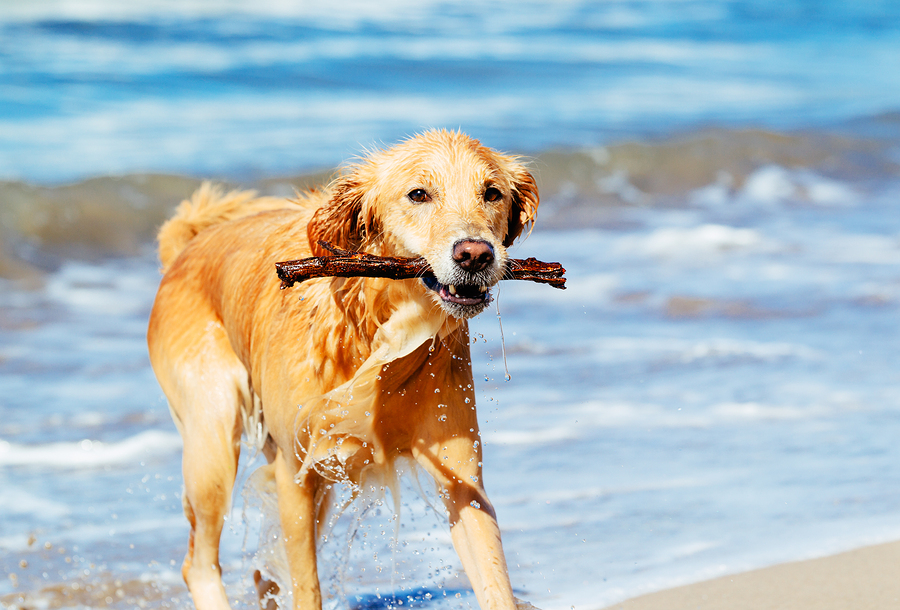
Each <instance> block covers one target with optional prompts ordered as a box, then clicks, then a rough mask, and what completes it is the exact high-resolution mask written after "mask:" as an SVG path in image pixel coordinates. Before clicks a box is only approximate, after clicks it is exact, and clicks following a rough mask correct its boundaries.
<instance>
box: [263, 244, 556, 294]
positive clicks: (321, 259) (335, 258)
mask: <svg viewBox="0 0 900 610" xmlns="http://www.w3.org/2000/svg"><path fill="white" fill-rule="evenodd" d="M319 245H320V246H322V247H323V248H325V249H326V250H328V251H329V252H331V253H332V256H313V257H310V258H304V259H300V260H295V261H284V262H282V263H275V270H276V272H277V273H278V277H279V279H280V280H281V289H282V290H284V289H285V288H290V287H291V286H293V285H294V284H297V283H300V282H303V281H305V280H309V279H312V278H316V277H386V278H389V279H392V280H408V279H412V278H422V277H426V276H431V277H434V272H433V271H432V270H431V267H429V266H428V263H427V262H426V261H425V259H424V258H422V257H421V256H420V257H416V258H406V257H399V256H375V255H374V254H366V253H365V252H350V251H347V250H341V249H340V248H335V247H334V246H332V245H331V244H329V243H328V242H324V241H320V242H319ZM565 273H566V270H565V269H564V268H563V266H562V265H560V264H559V263H545V262H543V261H539V260H537V259H536V258H526V259H524V260H522V259H510V260H509V261H508V262H507V265H506V271H505V273H504V274H503V279H505V280H528V281H530V282H538V283H540V284H550V285H551V286H553V287H554V288H560V289H563V290H565V288H566V278H565Z"/></svg>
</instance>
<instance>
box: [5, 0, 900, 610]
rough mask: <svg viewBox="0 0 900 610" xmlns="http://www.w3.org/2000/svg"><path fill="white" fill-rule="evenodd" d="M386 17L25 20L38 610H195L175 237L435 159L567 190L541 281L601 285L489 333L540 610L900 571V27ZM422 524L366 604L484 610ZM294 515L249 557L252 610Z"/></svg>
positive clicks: (14, 155)
mask: <svg viewBox="0 0 900 610" xmlns="http://www.w3.org/2000/svg"><path fill="white" fill-rule="evenodd" d="M330 6H331V5H329V7H330ZM372 6H374V5H371V6H370V3H347V4H346V5H344V9H345V10H342V11H337V12H335V11H334V10H333V9H332V8H329V9H328V10H327V11H325V10H324V9H321V10H319V9H317V8H316V7H315V6H310V5H308V4H305V5H304V6H303V7H302V8H297V7H294V6H287V5H276V7H275V8H272V9H265V8H261V7H255V6H251V5H249V4H248V3H245V2H241V1H237V0H235V1H233V2H228V3H222V4H220V5H218V7H217V8H215V9H211V8H209V7H208V6H206V5H205V4H203V3H193V2H181V3H178V5H177V6H175V5H170V4H169V3H167V2H157V3H152V4H139V3H138V4H135V3H131V4H128V5H127V6H126V5H122V4H121V3H110V2H107V1H106V0H96V1H94V2H79V3H71V2H65V1H50V0H43V1H37V2H31V3H27V4H24V3H18V4H16V3H8V4H6V5H4V6H3V7H2V8H0V56H2V57H3V61H2V62H0V93H2V95H0V178H3V179H6V180H7V182H3V183H0V416H2V417H0V484H2V489H3V490H4V492H3V494H2V495H0V604H2V605H8V606H13V605H15V606H22V607H29V608H30V607H51V608H54V607H107V606H109V607H116V608H133V607H135V606H138V607H148V608H167V607H175V608H182V607H189V606H190V602H189V598H188V596H187V593H186V591H185V589H184V586H183V584H182V582H181V577H180V574H179V570H180V568H179V566H180V562H181V559H182V557H183V554H184V550H185V545H186V541H187V523H186V521H185V519H184V518H183V516H182V515H181V501H180V493H181V481H180V439H179V437H178V435H177V433H176V431H175V429H174V426H173V425H172V423H171V420H170V418H169V414H168V411H167V407H166V404H165V400H164V398H163V396H162V393H161V391H160V390H159V387H158V386H157V384H156V381H155V379H154V378H153V374H152V371H151V370H150V368H149V363H148V361H147V355H146V346H145V340H144V334H145V331H146V319H147V315H148V313H149V309H150V306H151V303H152V300H153V294H154V291H155V289H156V285H157V283H158V275H157V263H156V261H155V259H154V255H153V253H152V247H151V245H150V243H151V241H152V236H153V232H154V230H155V228H156V227H157V226H158V224H159V223H160V222H161V220H162V219H163V218H165V216H166V215H167V214H169V213H170V212H171V210H172V208H173V206H174V205H175V204H177V202H178V201H180V200H181V199H182V198H184V197H186V196H188V195H189V194H190V192H191V191H192V190H193V188H195V187H196V185H197V184H198V181H199V178H201V177H207V176H210V175H213V176H219V177H224V178H227V179H229V180H231V181H235V182H238V181H240V182H242V183H249V184H250V185H252V186H254V187H256V188H259V189H260V190H262V191H264V192H267V193H275V194H281V195H289V194H290V193H291V192H292V185H299V184H304V183H307V182H308V181H310V180H312V181H321V180H323V179H325V178H327V173H326V174H325V175H318V176H314V177H310V176H307V175H306V172H307V170H309V169H315V168H331V167H333V166H334V165H336V164H337V163H339V162H341V161H343V160H345V159H347V158H349V157H351V156H352V155H354V154H356V153H358V152H359V150H360V147H361V146H365V145H370V144H371V143H373V142H380V141H385V142H391V141H394V140H396V139H397V138H399V137H403V136H404V135H407V134H409V133H413V132H415V131H418V130H420V129H423V128H425V127H430V126H440V127H451V128H455V127H462V128H463V129H464V130H465V131H468V132H470V133H472V134H473V135H475V136H477V137H479V138H481V139H482V140H483V141H484V142H485V143H486V144H488V145H490V146H494V147H498V148H502V149H510V150H515V151H521V152H525V153H529V154H532V155H533V159H532V164H531V165H532V167H533V169H534V171H535V174H536V176H537V178H538V181H539V184H540V186H541V192H542V195H543V200H542V204H541V211H540V216H539V221H538V225H537V228H536V230H535V232H534V234H533V235H532V236H531V237H530V238H529V239H528V240H527V241H525V242H524V243H523V244H522V245H520V246H517V250H515V251H514V255H516V256H521V257H526V256H536V257H539V258H541V259H544V260H559V261H561V262H562V263H563V264H564V265H565V266H566V267H567V269H568V277H569V288H568V290H566V291H556V290H554V289H552V288H550V287H547V286H539V285H530V284H522V283H504V284H503V285H502V286H501V288H500V290H499V293H498V295H497V296H498V301H499V310H500V313H501V316H502V322H503V333H504V341H503V342H502V343H503V344H504V345H505V350H504V349H502V348H501V338H500V331H499V325H498V321H497V316H496V312H494V311H493V309H492V310H490V311H488V312H486V313H484V314H483V315H482V316H481V317H480V318H478V319H477V320H476V321H475V322H474V323H473V326H472V328H473V337H475V338H476V339H477V340H476V342H475V343H474V344H473V356H474V365H475V372H476V380H477V381H478V400H479V416H480V420H481V425H482V432H483V440H484V451H485V480H486V486H487V489H488V492H489V494H490V495H491V498H492V500H493V502H494V504H495V507H496V510H497V513H498V517H499V521H500V524H501V527H502V528H503V537H504V544H505V547H506V551H507V555H508V559H509V563H510V568H511V574H512V580H513V585H514V587H515V589H516V591H517V594H518V595H519V596H520V597H522V598H525V599H528V600H530V601H532V602H533V603H534V604H535V605H537V606H539V607H541V608H544V609H545V610H548V609H556V608H558V609H568V608H571V607H572V606H575V607H576V608H587V609H590V608H598V607H601V606H603V605H605V604H608V603H612V602H614V601H616V600H620V599H623V598H625V597H628V596H631V595H635V594H639V593H642V592H646V591H650V590H655V589H659V588H662V587H667V586H671V585H676V584H681V583H686V582H691V581H696V580H700V579H703V578H707V577H711V576H716V575H720V574H724V573H729V572H734V571H739V570H744V569H748V568H753V567H758V566H764V565H770V564H772V563H776V562H780V561H787V560H793V559H802V558H805V557H811V556H817V555H822V554H827V553H831V552H835V551H839V550H843V549H848V548H852V547H855V546H859V545H862V544H867V543H876V542H881V541H885V540H891V539H897V538H898V537H900V459H898V458H900V456H898V452H900V450H898V449H897V445H896V443H895V442H893V440H894V439H895V438H896V437H897V434H898V432H900V370H898V368H897V366H896V364H895V362H896V354H897V350H898V347H900V331H898V324H897V320H898V313H900V209H898V201H900V153H898V151H900V145H898V143H900V121H898V119H897V114H896V112H895V111H896V110H897V109H898V108H900V66H898V64H897V62H898V59H897V57H898V56H897V54H896V49H897V48H898V42H900V26H898V24H900V19H898V17H900V15H898V14H897V7H896V6H895V5H894V3H889V2H885V3H878V2H868V3H839V2H829V3H819V4H817V5H816V6H815V7H810V6H809V5H807V4H806V3H803V2H791V1H787V2H785V1H779V2H740V1H738V2H725V1H720V0H696V1H684V2H674V3H673V2H664V1H662V0H648V1H646V2H604V3H588V2H578V1H575V2H567V3H553V4H547V3H522V2H516V3H505V2H494V3H482V4H479V5H478V7H475V6H474V5H473V6H472V7H453V6H451V5H445V4H442V3H433V2H416V3H405V2H400V1H397V2H391V3H388V4H384V3H380V4H379V5H378V7H377V10H374V9H372ZM550 6H553V7H554V8H549V7H550ZM892 111H894V112H893V113H892ZM328 171H330V170H328ZM151 172H172V173H171V174H154V173H151ZM293 175H297V177H295V178H283V177H281V176H293ZM90 176H97V178H96V179H93V180H84V179H85V178H87V177H90ZM69 181H72V183H68V182H69ZM504 354H505V355H504ZM507 368H508V370H509V373H510V375H511V379H510V380H509V381H505V379H504V377H505V374H506V369H507ZM252 472H253V465H252V464H251V460H249V459H245V460H244V462H243V463H242V470H241V474H240V479H241V482H242V488H246V487H247V486H246V485H243V482H244V481H246V480H247V479H248V478H250V476H251V473H252ZM251 487H252V485H251ZM423 487H425V488H426V489H425V490H424V491H423V492H422V493H424V495H425V496H426V497H427V496H428V493H427V492H428V490H427V485H424V486H423ZM419 494H420V490H417V489H416V488H415V486H408V487H406V488H405V489H404V491H403V493H402V495H401V515H402V518H401V520H400V521H399V523H398V522H397V521H396V520H395V519H394V518H393V508H392V507H393V499H392V498H391V497H390V495H388V496H387V498H385V501H384V503H383V504H381V505H378V504H376V505H373V506H372V507H371V508H370V509H369V510H368V511H367V512H365V514H364V515H363V514H362V511H363V508H364V507H362V506H356V507H353V508H351V509H349V510H348V511H347V512H346V513H345V514H344V517H343V518H342V519H343V520H341V521H339V522H338V523H337V524H336V525H335V529H334V530H333V532H332V534H331V535H330V538H329V540H328V541H327V542H326V543H325V545H324V546H323V552H322V565H321V566H320V573H321V574H323V582H324V586H325V589H326V590H327V592H328V596H329V604H330V605H331V607H334V608H346V607H352V608H359V609H363V608H366V609H368V608H372V609H376V608H387V607H390V606H391V605H392V604H393V605H398V606H399V602H391V601H389V600H391V599H392V596H394V595H396V596H397V597H398V598H399V599H401V600H403V601H404V605H409V606H411V607H416V606H417V605H418V606H420V607H427V608H467V607H475V602H474V598H473V597H472V596H471V594H470V593H468V589H467V585H466V583H465V580H464V579H463V578H461V577H460V573H459V565H458V561H457V559H456V558H455V555H454V553H453V552H452V549H451V546H450V540H449V534H448V532H447V530H446V526H445V525H443V523H442V520H441V519H440V518H439V517H438V516H436V515H435V514H434V511H433V510H432V509H430V508H429V507H428V505H427V504H426V502H425V501H424V500H422V499H421V498H420V495H419ZM256 502H258V500H257V499H256V498H255V497H254V496H252V495H251V496H249V497H248V499H247V501H246V503H245V501H244V498H243V497H242V496H240V495H236V497H235V508H234V510H233V512H232V514H231V515H230V517H229V523H228V528H227V531H226V534H225V536H224V540H223V549H224V551H223V553H224V554H223V566H224V567H225V571H226V579H227V584H228V589H229V593H230V594H231V595H232V597H233V599H234V600H235V601H236V603H237V605H238V606H239V607H254V604H255V602H254V597H253V595H251V593H250V592H251V590H252V586H251V583H250V581H249V577H250V576H249V575H250V569H251V568H250V564H251V562H252V558H253V555H254V553H255V552H256V549H257V542H258V540H259V538H260V536H261V535H265V534H266V530H265V529H262V530H261V525H260V523H259V519H258V512H257V510H256V508H255V506H256ZM245 505H246V506H247V510H245ZM361 516H364V517H365V518H364V519H362V520H361V521H360V520H358V517H361ZM350 536H352V537H353V540H354V544H353V546H352V547H348V545H347V540H348V537H350ZM348 549H349V550H348ZM429 596H430V597H429Z"/></svg>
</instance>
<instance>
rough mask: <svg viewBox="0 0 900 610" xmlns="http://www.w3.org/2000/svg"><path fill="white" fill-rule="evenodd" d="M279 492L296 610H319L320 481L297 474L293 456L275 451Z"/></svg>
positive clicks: (308, 474) (311, 473)
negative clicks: (318, 532)
mask: <svg viewBox="0 0 900 610" xmlns="http://www.w3.org/2000/svg"><path fill="white" fill-rule="evenodd" d="M273 466H274V467H275V484H276V486H277V489H278V513H279V515H280V517H281V529H282V531H283V533H284V540H285V547H286V550H287V557H288V568H289V570H290V574H291V591H292V593H293V597H294V608H295V609H297V610H301V609H302V610H320V609H321V607H322V594H321V591H320V589H319V574H318V568H317V567H316V531H317V526H316V513H317V511H316V490H317V487H318V485H319V484H320V482H321V480H320V477H319V475H318V474H316V473H315V471H314V470H313V469H312V468H310V469H309V470H307V471H305V472H303V473H302V474H299V476H298V473H300V469H301V464H300V462H299V460H298V459H296V456H294V455H286V454H285V453H283V452H282V451H281V449H279V450H278V453H277V454H276V456H275V461H274V462H273Z"/></svg>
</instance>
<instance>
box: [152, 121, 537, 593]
mask: <svg viewBox="0 0 900 610" xmlns="http://www.w3.org/2000/svg"><path fill="white" fill-rule="evenodd" d="M537 207H538V192H537V188H536V186H535V182H534V179H533V177H532V175H531V174H530V173H529V172H528V171H527V170H526V168H525V167H524V166H523V165H522V164H521V162H520V161H519V160H518V159H516V158H514V157H509V156H506V155H502V154H499V153H497V152H495V151H493V150H491V149H488V148H486V147H484V146H482V145H481V144H480V143H479V142H477V141H476V140H473V139H471V138H469V137H467V136H465V135H463V134H460V133H454V132H446V131H431V132H427V133H424V134H422V135H419V136H417V137H414V138H411V139H409V140H407V141H405V142H402V143H400V144H399V145H397V146H395V147H394V148H391V149H389V150H386V151H378V152H374V153H372V154H370V155H369V156H367V157H366V158H364V159H362V160H361V161H360V162H358V163H357V164H355V165H352V166H350V167H348V168H346V170H345V171H343V172H342V174H341V175H340V176H339V177H338V178H336V179H335V180H334V181H333V182H332V183H331V184H330V185H328V186H327V187H326V188H324V189H322V190H317V191H316V190H314V191H310V192H308V193H305V194H302V195H298V197H297V198H296V199H295V200H286V199H278V198H270V197H262V198H257V197H255V196H254V195H253V193H248V192H232V193H224V192H222V191H220V190H218V189H216V188H214V187H212V186H210V185H204V186H203V187H201V188H200V189H199V190H198V191H197V193H195V194H194V196H193V198H192V200H190V201H186V202H184V203H182V204H181V206H180V207H179V209H178V210H177V212H176V215H175V216H174V217H173V218H172V219H170V220H169V221H168V222H167V223H166V224H165V225H164V226H163V227H162V228H161V230H160V232H159V252H160V260H161V262H162V266H163V271H164V277H163V279H162V282H161V284H160V287H159V292H158V294H157V297H156V301H155V303H154V306H153V311H152V314H151V317H150V325H149V330H148V344H149V349H150V359H151V362H152V364H153V369H154V371H155V373H156V376H157V378H158V380H159V383H160V385H161V386H162V389H163V391H164V392H165V394H166V397H167V398H168V400H169V406H170V409H171V412H172V416H173V418H174V420H175V422H176V425H177V427H178V429H179V431H180V432H181V436H182V439H183V441H184V455H183V474H184V498H183V504H184V512H185V515H186V516H187V519H188V521H189V522H190V525H191V533H190V540H189V544H188V552H187V556H186V557H185V560H184V564H183V567H182V574H183V576H184V579H185V582H186V583H187V585H188V588H189V589H190V592H191V595H192V596H193V599H194V602H195V604H196V606H197V608H199V609H201V610H206V609H212V608H227V607H228V600H227V598H226V595H225V589H224V587H223V585H222V580H221V574H220V568H219V537H220V535H221V532H222V527H223V518H224V517H225V514H226V511H227V510H228V509H229V504H230V500H231V494H232V489H233V486H234V479H235V475H236V471H237V464H238V456H239V453H240V447H241V435H242V434H243V433H246V434H247V435H248V436H249V437H250V438H251V439H255V441H256V442H257V443H258V444H259V446H260V447H261V448H262V450H263V452H264V453H265V455H266V457H267V459H268V461H269V464H268V466H265V467H264V468H267V469H269V471H270V472H271V476H272V477H273V479H274V487H275V488H276V490H277V499H278V512H279V517H280V521H281V528H282V531H283V534H284V541H285V548H286V552H287V562H288V567H289V571H290V578H291V581H290V583H282V585H283V586H287V587H289V588H290V591H291V594H292V598H293V604H294V607H295V608H304V609H305V610H311V609H318V608H320V607H321V593H320V590H319V581H318V575H317V571H316V541H317V529H318V528H319V527H320V525H321V523H322V520H323V518H324V514H325V513H324V510H325V507H327V501H323V496H324V495H327V493H326V491H325V489H326V487H330V485H327V484H328V483H329V482H333V481H343V482H348V483H349V484H350V485H359V484H360V483H361V482H362V481H363V480H364V479H365V478H366V477H367V476H369V475H378V474H384V473H389V472H392V471H393V465H394V461H395V460H396V459H397V458H398V457H401V456H403V457H408V458H411V459H413V460H415V462H416V463H417V464H418V465H419V466H421V468H423V469H424V470H426V471H427V472H428V473H430V474H431V475H432V476H433V477H434V479H435V481H436V483H437V485H438V486H439V488H440V490H441V497H442V498H443V499H444V502H445V505H446V509H447V511H448V513H449V518H450V531H451V536H452V540H453V544H454V547H455V548H456V551H457V553H458V554H459V557H460V559H461V561H462V565H463V567H464V569H465V571H466V574H467V576H468V578H469V581H470V582H471V584H472V587H473V589H474V591H475V595H476V597H477V599H478V602H479V604H480V605H481V607H482V608H483V609H484V610H489V609H490V610H513V609H514V608H516V601H515V599H514V597H513V593H512V588H511V585H510V581H509V576H508V574H507V568H506V561H505V559H504V555H503V549H502V547H501V543H500V530H499V528H498V526H497V521H496V518H495V515H494V510H493V508H492V507H491V503H490V501H489V500H488V498H487V495H486V494H485V491H484V486H483V483H482V476H481V445H480V442H479V432H478V422H477V419H476V413H475V394H474V387H473V380H472V368H471V358H470V354H469V339H468V324H467V319H468V318H470V317H472V316H474V315H477V314H478V313H480V312H481V311H483V310H484V309H485V307H487V304H488V303H489V301H490V289H491V287H493V286H494V285H495V284H496V283H497V282H498V281H499V280H500V279H501V278H502V277H503V274H504V268H505V263H506V261H507V252H506V249H507V247H509V246H510V245H511V244H512V243H513V241H514V240H515V239H516V238H517V237H519V235H520V234H521V233H522V232H523V231H524V230H526V229H528V228H529V227H530V226H531V223H532V221H533V219H534V216H535V213H536V211H537ZM319 240H325V241H327V242H330V243H331V244H333V245H335V246H337V247H339V248H343V249H345V250H355V251H364V252H368V253H372V254H377V255H381V256H410V257H412V256H423V257H424V258H425V259H426V260H427V262H428V263H429V265H430V266H431V268H432V270H433V271H434V278H429V279H427V280H419V279H409V280H399V281H398V280H388V279H380V278H321V279H316V280H310V281H308V282H304V283H303V284H301V285H299V286H297V287H294V288H292V289H289V290H284V291H282V290H279V282H278V278H277V277H276V275H275V271H274V263H275V262H276V261H282V260H287V259H295V258H301V257H304V256H310V255H325V254H327V252H324V251H323V250H322V248H321V246H320V245H319V244H318V242H319ZM258 585H259V587H260V591H261V595H262V592H263V591H265V590H267V589H269V590H270V589H271V587H272V586H273V585H272V584H271V583H267V582H266V581H265V580H261V579H259V578H258Z"/></svg>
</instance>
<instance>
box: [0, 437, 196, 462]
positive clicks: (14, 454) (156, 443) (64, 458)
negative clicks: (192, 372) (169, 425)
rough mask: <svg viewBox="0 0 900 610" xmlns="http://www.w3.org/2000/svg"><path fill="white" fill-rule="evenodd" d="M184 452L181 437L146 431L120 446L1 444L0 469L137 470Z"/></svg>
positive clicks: (96, 443) (85, 442)
mask: <svg viewBox="0 0 900 610" xmlns="http://www.w3.org/2000/svg"><path fill="white" fill-rule="evenodd" d="M180 450H181V437H179V436H178V435H177V434H175V433H171V432H162V431H160V430H146V431H144V432H141V433H139V434H136V435H135V436H132V437H130V438H127V439H124V440H122V441H118V442H112V443H105V442H101V441H96V440H90V439H84V440H82V441H78V442H74V443H47V444H41V445H22V444H18V443H11V442H9V441H5V440H0V465H2V466H37V467H43V468H51V469H64V470H68V469H80V468H102V467H104V466H136V465H138V463H139V462H141V461H142V460H147V459H153V458H158V457H164V456H170V455H172V454H175V453H177V452H178V451H180Z"/></svg>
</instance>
